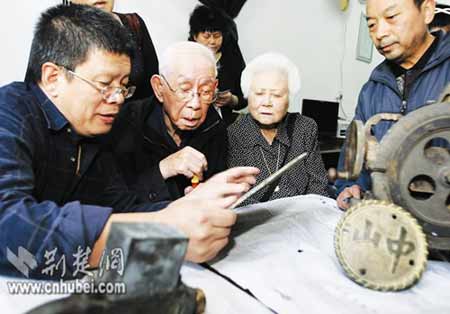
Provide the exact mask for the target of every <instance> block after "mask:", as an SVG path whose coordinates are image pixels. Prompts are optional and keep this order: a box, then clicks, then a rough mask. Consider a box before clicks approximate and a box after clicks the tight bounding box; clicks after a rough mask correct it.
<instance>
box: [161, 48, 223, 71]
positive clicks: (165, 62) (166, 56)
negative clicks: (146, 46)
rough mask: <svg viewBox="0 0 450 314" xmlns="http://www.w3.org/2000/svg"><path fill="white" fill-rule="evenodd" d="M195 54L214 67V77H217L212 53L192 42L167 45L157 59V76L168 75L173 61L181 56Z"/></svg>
mask: <svg viewBox="0 0 450 314" xmlns="http://www.w3.org/2000/svg"><path fill="white" fill-rule="evenodd" d="M186 54H187V55H192V54H197V55H201V56H203V57H204V58H205V59H206V60H208V61H210V62H211V65H212V66H213V67H214V75H215V76H216V77H217V67H216V58H215V57H214V54H213V52H212V51H211V50H210V49H208V48H207V47H205V46H203V45H202V44H198V43H196V42H192V41H181V42H177V43H174V44H171V45H169V46H168V47H167V48H166V49H165V50H164V52H163V54H162V55H161V58H160V59H159V74H163V75H168V74H169V73H170V72H171V71H173V64H174V60H176V59H179V58H180V57H182V56H186Z"/></svg>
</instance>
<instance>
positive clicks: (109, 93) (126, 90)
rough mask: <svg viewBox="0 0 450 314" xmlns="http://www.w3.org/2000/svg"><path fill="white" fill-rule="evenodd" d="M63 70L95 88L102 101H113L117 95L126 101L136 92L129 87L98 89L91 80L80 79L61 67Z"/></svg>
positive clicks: (79, 76)
mask: <svg viewBox="0 0 450 314" xmlns="http://www.w3.org/2000/svg"><path fill="white" fill-rule="evenodd" d="M62 68H63V69H64V70H66V71H67V73H69V74H70V75H72V76H73V77H75V78H77V79H79V80H81V81H83V82H85V83H87V84H89V85H91V86H92V87H93V88H95V89H96V90H97V91H98V92H99V93H100V94H102V96H103V99H104V100H106V101H114V100H115V99H116V96H118V95H119V94H122V96H123V98H125V99H128V98H130V97H132V96H133V94H134V92H135V91H136V86H129V87H123V86H119V87H116V86H104V87H98V86H97V84H96V83H95V82H93V81H91V80H88V79H87V78H84V77H82V76H81V75H79V74H77V73H75V72H73V71H71V70H69V69H67V68H65V67H62Z"/></svg>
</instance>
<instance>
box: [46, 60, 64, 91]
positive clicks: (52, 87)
mask: <svg viewBox="0 0 450 314" xmlns="http://www.w3.org/2000/svg"><path fill="white" fill-rule="evenodd" d="M61 71H62V70H61V68H60V67H59V66H57V65H56V64H54V63H52V62H45V63H44V64H43V65H42V67H41V85H42V88H43V89H44V90H45V91H46V92H47V94H49V95H50V96H52V97H57V96H58V85H59V82H60V79H61V78H60V73H61Z"/></svg>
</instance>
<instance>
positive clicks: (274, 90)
mask: <svg viewBox="0 0 450 314" xmlns="http://www.w3.org/2000/svg"><path fill="white" fill-rule="evenodd" d="M241 86H242V91H243V92H244V97H246V98H247V99H248V110H249V114H246V115H242V116H241V117H239V118H238V119H237V120H236V121H235V122H234V123H233V124H232V125H231V126H230V127H229V128H228V142H229V146H228V158H227V164H228V167H235V166H254V167H257V168H259V169H260V170H261V173H260V174H259V175H258V177H257V184H258V183H260V182H261V181H263V180H264V179H266V178H267V177H268V176H270V175H271V174H273V173H274V172H275V171H277V170H278V169H280V168H281V167H282V166H284V165H285V164H286V163H288V162H289V161H291V160H292V159H294V158H295V157H297V156H298V155H300V154H302V153H304V152H307V153H308V155H307V157H306V158H305V159H304V160H303V161H301V162H300V163H298V164H297V165H295V166H294V167H293V168H291V169H290V170H289V171H288V172H286V173H285V174H284V175H283V176H281V179H279V180H278V181H275V182H274V183H273V184H271V185H269V186H268V187H266V188H265V189H263V190H261V191H259V192H258V193H256V194H255V195H254V196H253V198H252V199H250V200H249V201H247V202H246V204H251V203H255V202H263V201H268V200H273V199H277V198H282V197H290V196H295V195H302V194H311V193H313V194H320V195H324V196H329V194H328V180H327V174H326V171H325V167H324V165H323V162H322V157H321V155H320V152H319V149H318V141H317V124H316V123H315V121H314V120H313V119H311V118H308V117H305V116H302V115H301V114H299V113H288V112H287V110H288V107H289V102H292V101H293V98H294V96H295V94H296V93H297V92H298V91H299V89H300V76H299V73H298V69H297V67H296V66H295V64H293V63H292V62H291V61H290V60H289V59H288V58H286V57H285V56H283V55H281V54H276V53H267V54H264V55H261V56H259V57H257V58H255V59H254V60H252V61H251V62H250V64H248V65H247V67H246V68H245V70H244V71H243V72H242V78H241Z"/></svg>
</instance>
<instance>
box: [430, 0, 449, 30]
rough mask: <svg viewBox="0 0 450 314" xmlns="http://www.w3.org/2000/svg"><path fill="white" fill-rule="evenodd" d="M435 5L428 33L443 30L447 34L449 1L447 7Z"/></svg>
mask: <svg viewBox="0 0 450 314" xmlns="http://www.w3.org/2000/svg"><path fill="white" fill-rule="evenodd" d="M437 3H438V4H436V14H435V15H434V19H433V21H432V22H431V23H430V32H435V31H438V30H443V31H444V32H446V33H448V32H449V31H450V1H448V3H449V5H445V4H439V1H437Z"/></svg>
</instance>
